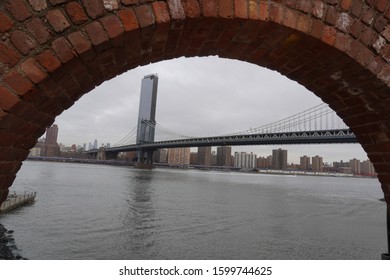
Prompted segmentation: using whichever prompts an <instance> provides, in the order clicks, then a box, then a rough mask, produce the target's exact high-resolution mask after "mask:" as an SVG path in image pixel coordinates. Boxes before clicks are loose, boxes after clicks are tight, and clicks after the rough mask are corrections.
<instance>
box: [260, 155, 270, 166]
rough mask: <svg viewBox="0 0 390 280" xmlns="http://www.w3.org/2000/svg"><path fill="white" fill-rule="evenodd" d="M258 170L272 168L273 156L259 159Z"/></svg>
mask: <svg viewBox="0 0 390 280" xmlns="http://www.w3.org/2000/svg"><path fill="white" fill-rule="evenodd" d="M257 168H272V156H268V157H258V158H257Z"/></svg>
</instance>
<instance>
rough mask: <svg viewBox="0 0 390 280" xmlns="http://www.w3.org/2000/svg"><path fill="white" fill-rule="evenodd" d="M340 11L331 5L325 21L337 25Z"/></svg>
mask: <svg viewBox="0 0 390 280" xmlns="http://www.w3.org/2000/svg"><path fill="white" fill-rule="evenodd" d="M337 18H338V13H337V10H336V8H335V7H332V6H331V7H329V8H328V10H327V11H326V17H325V21H326V22H327V23H329V24H330V25H336V22H337Z"/></svg>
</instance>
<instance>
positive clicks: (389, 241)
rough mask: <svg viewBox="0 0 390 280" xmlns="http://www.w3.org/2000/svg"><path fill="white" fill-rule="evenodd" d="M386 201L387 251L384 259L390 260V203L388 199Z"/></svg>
mask: <svg viewBox="0 0 390 280" xmlns="http://www.w3.org/2000/svg"><path fill="white" fill-rule="evenodd" d="M386 203H387V207H386V224H387V253H384V254H382V260H390V203H389V202H388V201H386Z"/></svg>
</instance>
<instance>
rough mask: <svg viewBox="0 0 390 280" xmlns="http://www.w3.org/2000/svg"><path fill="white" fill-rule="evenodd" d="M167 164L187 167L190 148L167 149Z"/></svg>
mask: <svg viewBox="0 0 390 280" xmlns="http://www.w3.org/2000/svg"><path fill="white" fill-rule="evenodd" d="M168 164H169V165H178V166H188V165H189V164H190V148H171V149H168Z"/></svg>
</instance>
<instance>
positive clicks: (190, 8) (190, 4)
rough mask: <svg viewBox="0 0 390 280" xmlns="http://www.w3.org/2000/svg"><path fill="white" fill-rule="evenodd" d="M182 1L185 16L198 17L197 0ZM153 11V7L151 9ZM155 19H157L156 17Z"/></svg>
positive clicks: (198, 7) (199, 13)
mask: <svg viewBox="0 0 390 280" xmlns="http://www.w3.org/2000/svg"><path fill="white" fill-rule="evenodd" d="M182 2H183V7H184V10H185V14H186V17H188V18H197V17H200V15H201V12H200V6H199V1H198V0H184V1H182ZM153 11H154V9H153ZM154 13H155V14H156V12H155V11H154ZM156 21H157V19H156Z"/></svg>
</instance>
